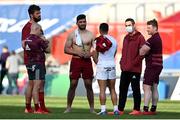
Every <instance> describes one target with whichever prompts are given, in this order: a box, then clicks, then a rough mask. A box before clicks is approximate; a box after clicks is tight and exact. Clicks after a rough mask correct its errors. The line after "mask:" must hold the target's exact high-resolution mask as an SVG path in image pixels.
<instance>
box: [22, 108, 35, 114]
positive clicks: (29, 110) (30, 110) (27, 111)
mask: <svg viewBox="0 0 180 120" xmlns="http://www.w3.org/2000/svg"><path fill="white" fill-rule="evenodd" d="M33 112H34V110H33V109H32V108H31V109H27V108H25V110H24V113H33Z"/></svg>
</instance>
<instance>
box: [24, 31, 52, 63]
mask: <svg viewBox="0 0 180 120" xmlns="http://www.w3.org/2000/svg"><path fill="white" fill-rule="evenodd" d="M48 43H49V41H45V40H43V39H41V38H40V37H39V36H37V35H33V34H30V35H29V37H28V38H27V39H26V40H25V48H24V51H25V53H26V54H27V60H28V62H27V63H28V64H41V65H44V63H45V50H46V48H47V47H48Z"/></svg>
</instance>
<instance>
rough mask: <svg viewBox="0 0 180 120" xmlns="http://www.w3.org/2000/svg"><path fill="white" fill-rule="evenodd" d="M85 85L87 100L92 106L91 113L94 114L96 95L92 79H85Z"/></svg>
mask: <svg viewBox="0 0 180 120" xmlns="http://www.w3.org/2000/svg"><path fill="white" fill-rule="evenodd" d="M84 85H85V88H86V92H87V98H88V102H89V106H90V112H92V113H94V93H93V89H92V79H85V80H84Z"/></svg>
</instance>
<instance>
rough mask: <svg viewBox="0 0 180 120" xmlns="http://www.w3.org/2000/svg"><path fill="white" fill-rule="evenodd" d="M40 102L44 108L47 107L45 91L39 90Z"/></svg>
mask: <svg viewBox="0 0 180 120" xmlns="http://www.w3.org/2000/svg"><path fill="white" fill-rule="evenodd" d="M39 103H40V107H41V108H42V109H45V108H46V107H45V102H44V92H39Z"/></svg>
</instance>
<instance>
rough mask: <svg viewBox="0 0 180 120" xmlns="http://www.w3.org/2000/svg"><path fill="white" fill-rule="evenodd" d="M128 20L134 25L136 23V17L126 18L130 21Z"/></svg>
mask: <svg viewBox="0 0 180 120" xmlns="http://www.w3.org/2000/svg"><path fill="white" fill-rule="evenodd" d="M128 21H130V22H131V23H132V24H133V25H134V24H135V21H134V19H132V18H127V19H126V20H125V22H128Z"/></svg>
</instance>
